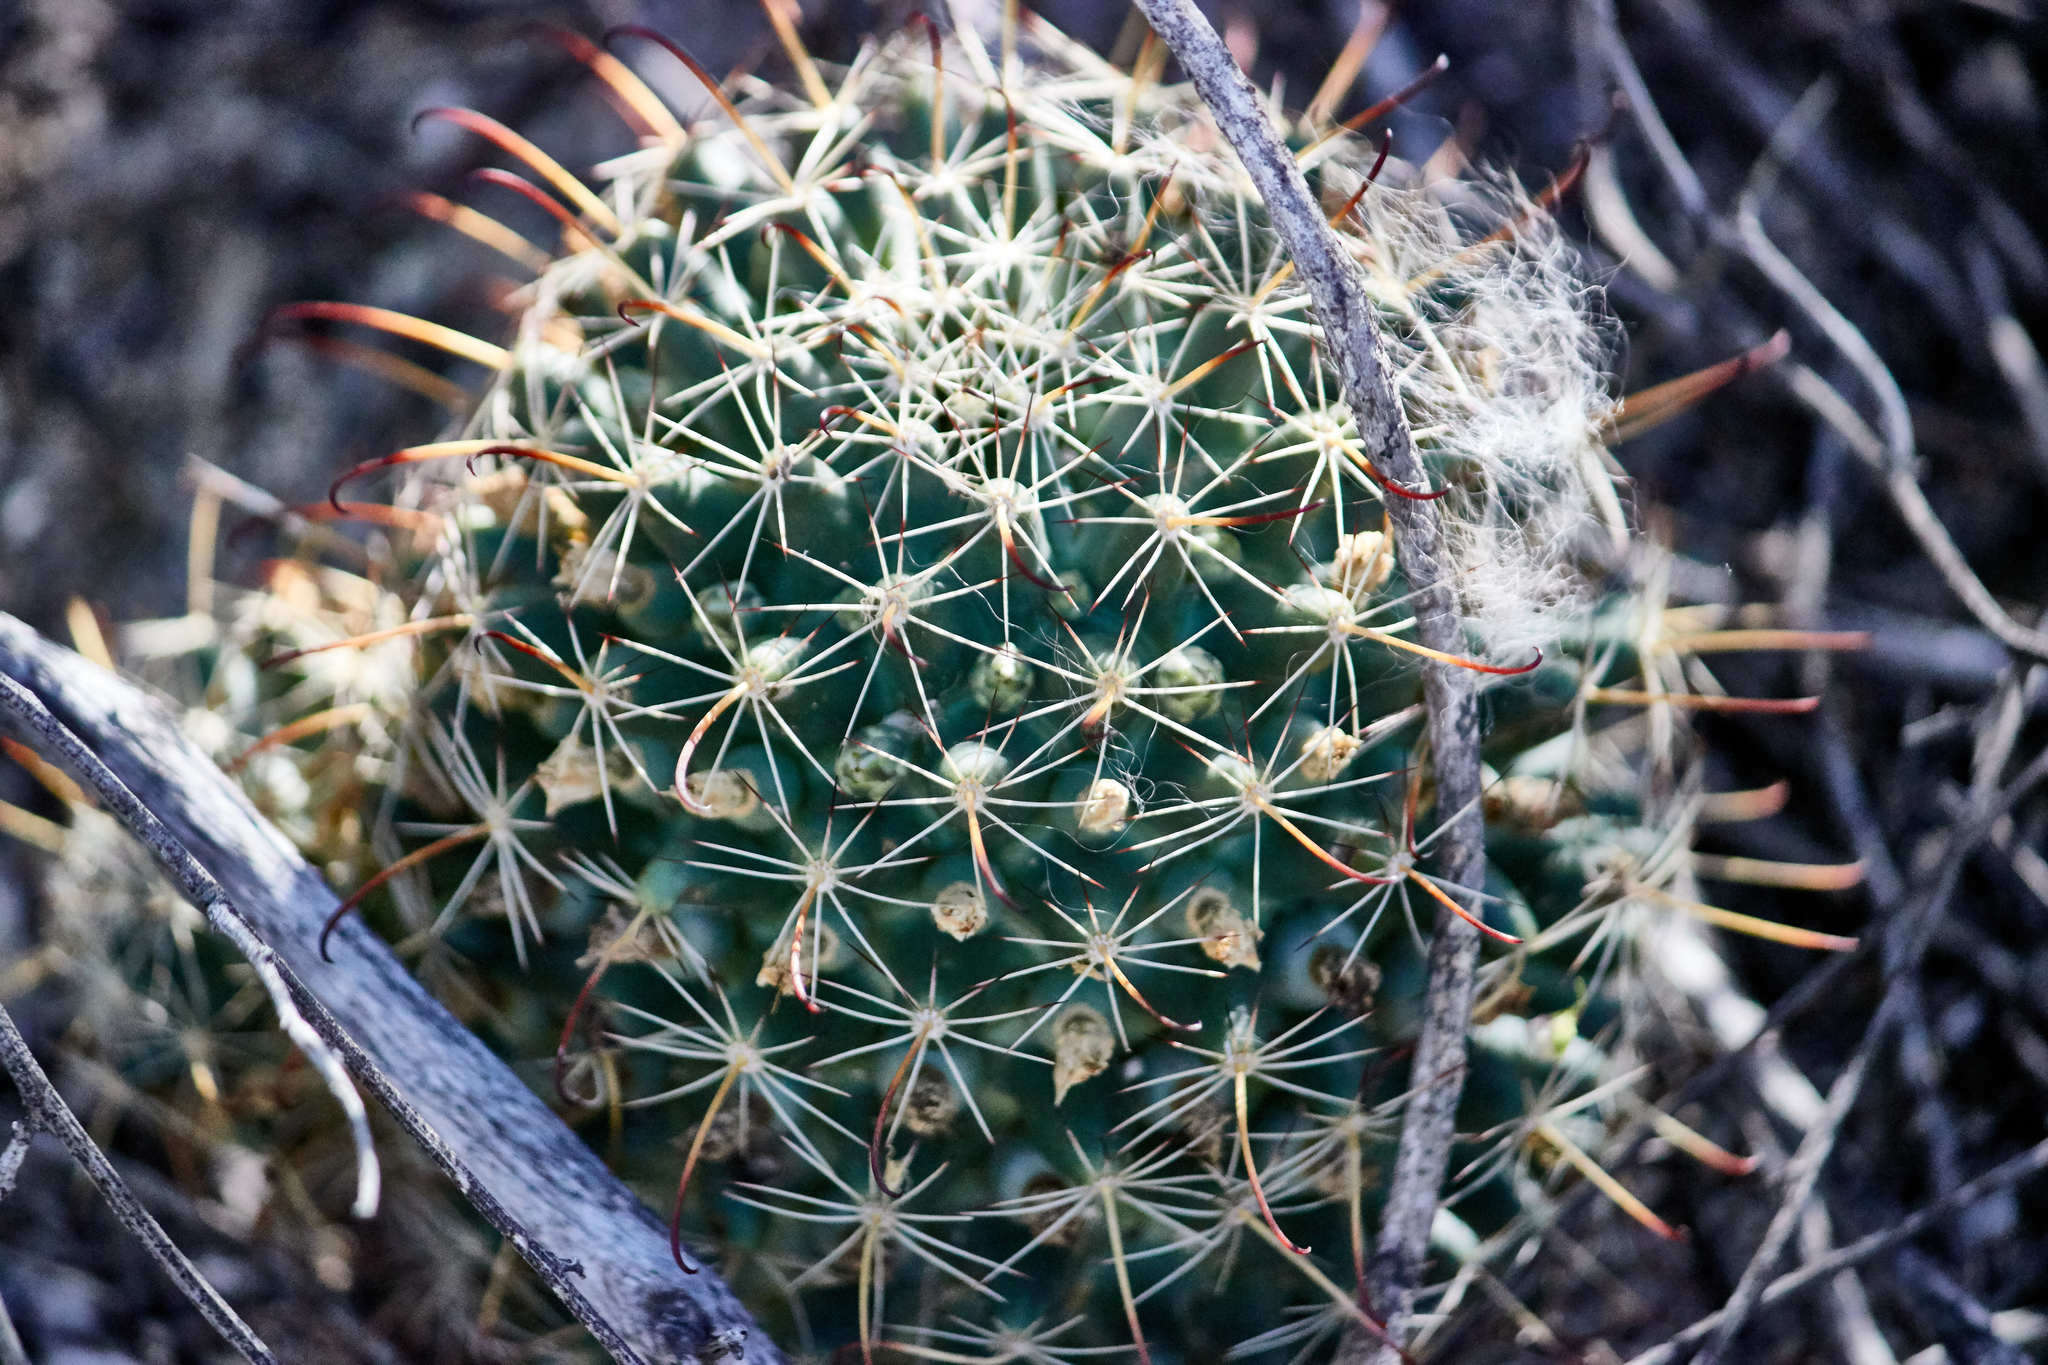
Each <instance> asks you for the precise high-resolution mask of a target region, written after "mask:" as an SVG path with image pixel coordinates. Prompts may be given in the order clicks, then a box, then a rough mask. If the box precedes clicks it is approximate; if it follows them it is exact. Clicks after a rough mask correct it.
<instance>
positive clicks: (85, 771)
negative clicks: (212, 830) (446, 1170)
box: [0, 676, 383, 1218]
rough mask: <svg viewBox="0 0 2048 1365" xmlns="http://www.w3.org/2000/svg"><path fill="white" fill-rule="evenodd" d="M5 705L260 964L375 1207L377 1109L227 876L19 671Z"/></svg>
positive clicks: (363, 1208) (4, 680)
mask: <svg viewBox="0 0 2048 1365" xmlns="http://www.w3.org/2000/svg"><path fill="white" fill-rule="evenodd" d="M0 707H4V708H5V710H6V713H7V714H6V724H7V728H9V729H11V730H13V731H14V732H15V733H16V734H18V735H20V736H21V738H22V739H23V740H25V741H27V742H28V744H29V745H30V746H31V747H33V748H36V749H39V750H41V751H42V752H43V753H45V754H47V755H49V756H51V757H53V758H55V759H56V760H57V761H58V762H59V763H61V764H62V765H63V766H64V767H65V768H66V769H67V770H69V771H70V773H71V775H72V776H73V777H75V778H77V779H78V780H79V781H80V782H83V783H84V784H85V785H86V786H87V787H88V788H90V789H91V791H92V794H93V795H94V796H96V797H98V798H99V801H100V804H101V805H102V806H104V807H105V808H106V810H107V813H108V814H109V815H111V816H113V817H114V818H115V819H116V820H119V821H120V822H121V824H122V825H123V827H125V828H126V829H127V830H128V832H129V833H130V834H133V835H134V836H135V837H136V838H137V839H138V840H140V841H141V843H142V845H143V847H144V848H147V849H148V850H149V851H150V853H151V855H152V856H154V857H155V858H156V860H157V862H158V864H159V865H161V866H162V867H163V869H164V871H166V872H168V873H169V874H170V876H171V879H172V880H173V881H175V882H177V884H178V889H179V890H180V891H182V892H184V893H185V899H187V900H189V901H191V902H192V904H193V905H195V906H197V907H198V908H199V909H200V910H201V911H203V912H204V913H205V915H206V922H207V923H208V924H210V925H212V926H213V929H214V931H215V932H216V933H218V934H221V935H223V936H224V937H226V938H227V939H228V940H229V941H230V942H232V943H233V944H234V945H235V950H236V951H237V952H239V953H241V954H242V956H243V957H244V958H246V959H247V960H248V963H249V965H250V966H251V967H253V968H254V969H255V971H256V979H257V980H258V981H260V982H262V983H263V992H264V994H265V995H268V996H269V997H270V1003H271V1005H272V1007H273V1008H275V1009H276V1010H277V1020H278V1024H279V1026H280V1027H282V1028H283V1029H284V1033H285V1037H287V1038H289V1039H291V1041H292V1046H294V1047H296V1048H298V1049H299V1051H300V1052H302V1053H304V1054H305V1057H306V1060H307V1061H308V1062H310V1063H311V1064H312V1066H313V1069H314V1070H315V1071H316V1072H318V1073H319V1076H320V1079H321V1080H322V1081H323V1082H325V1083H326V1086H327V1089H328V1091H329V1093H331V1094H332V1095H333V1096H334V1098H335V1100H336V1102H337V1103H339V1104H340V1105H341V1112H342V1113H343V1114H344V1115H345V1116H346V1117H347V1119H348V1131H349V1138H350V1140H351V1141H352V1142H353V1143H354V1144H355V1151H356V1199H355V1207H354V1208H353V1209H352V1210H351V1211H352V1212H353V1213H354V1214H355V1216H356V1217H358V1218H368V1217H370V1216H371V1215H373V1214H375V1213H376V1212H377V1196H378V1190H379V1188H380V1186H381V1184H382V1181H383V1176H382V1173H381V1172H380V1170H379V1169H378V1166H377V1150H376V1148H375V1146H373V1145H372V1143H371V1141H370V1116H369V1114H368V1113H367V1112H365V1111H364V1109H363V1097H362V1096H360V1095H358V1094H357V1093H356V1089H355V1086H353V1085H351V1084H350V1083H349V1079H348V1071H347V1070H346V1069H345V1068H344V1067H343V1066H342V1064H341V1059H340V1058H338V1057H336V1056H335V1055H334V1051H333V1049H332V1048H330V1047H328V1046H327V1044H326V1043H325V1042H324V1041H323V1040H322V1039H321V1037H320V1035H319V1034H318V1033H316V1032H315V1031H314V1030H313V1026H312V1025H311V1024H309V1023H307V1022H306V1016H305V1015H303V1014H301V1013H299V1007H298V1006H297V1005H296V1004H294V1003H292V996H291V992H290V991H289V990H288V989H286V987H285V984H284V976H283V974H282V973H281V972H280V971H279V970H278V960H277V954H276V953H275V952H273V951H271V949H270V946H269V945H268V944H266V943H265V942H263V940H262V939H260V938H258V937H257V936H256V935H255V933H254V932H252V931H251V930H250V928H249V922H248V921H247V920H246V919H244V918H242V913H241V911H239V910H237V909H235V907H234V904H233V902H231V901H230V900H229V899H228V895H227V892H225V891H223V890H221V886H220V883H219V882H217V881H215V880H214V879H213V877H212V875H211V874H209V873H208V872H207V870H206V869H205V868H203V867H201V866H200V865H199V862H198V860H197V859H196V858H194V857H193V856H192V855H191V853H189V852H188V851H187V850H186V848H185V845H184V844H182V843H180V842H179V841H178V837H177V836H176V835H174V834H172V833H171V832H170V831H169V830H168V829H166V828H164V824H163V821H161V820H159V819H157V818H156V816H155V815H154V814H152V813H151V812H150V810H149V808H148V807H147V806H144V805H143V804H142V803H141V802H140V801H138V800H136V799H135V793H134V792H132V791H130V790H128V788H127V786H126V785H125V784H123V783H122V781H121V779H120V778H118V777H116V776H114V774H113V772H112V771H111V770H110V769H109V768H108V767H107V765H106V764H104V763H102V762H100V760H99V757H98V755H96V754H94V753H93V751H92V750H90V749H88V748H87V747H86V746H85V745H84V744H83V743H81V742H80V741H79V738H78V736H77V735H74V734H72V733H71V731H70V730H68V729H66V728H65V726H64V723H63V722H62V721H60V720H58V719H57V718H56V717H55V716H53V715H51V714H50V712H49V710H48V709H47V708H45V707H44V705H43V704H42V702H40V701H38V700H37V699H36V696H35V694H34V693H32V692H30V691H29V690H28V689H27V688H25V687H23V686H22V685H21V684H20V683H18V682H16V681H15V680H14V679H13V678H11V677H5V676H0Z"/></svg>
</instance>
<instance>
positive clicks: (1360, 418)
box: [1137, 0, 1485, 1359]
mask: <svg viewBox="0 0 2048 1365" xmlns="http://www.w3.org/2000/svg"><path fill="white" fill-rule="evenodd" d="M1137 5H1138V8H1139V9H1140V10H1142V11H1143V12H1144V15H1145V18H1146V19H1147V20H1148V21H1149V22H1150V23H1151V25H1152V31H1153V32H1154V33H1157V34H1158V35H1159V37H1160V38H1161V40H1163V41H1164V42H1165V43H1166V45H1167V47H1168V48H1170V49H1171V50H1172V52H1173V55H1174V56H1175V57H1176V58H1177V59H1178V60H1179V62H1180V64H1181V68H1182V70H1184V71H1186V72H1187V75H1188V79H1189V80H1191V81H1193V82H1194V86H1195V89H1196V91H1197V92H1199V93H1200V95H1201V96H1202V99H1203V101H1204V102H1205V103H1207V105H1208V106H1209V109H1210V111H1211V112H1212V113H1213V114H1214V115H1215V118H1216V124H1217V127H1219V128H1220V129H1221V130H1222V131H1223V135H1224V136H1225V137H1226V138H1228V139H1229V140H1230V145H1231V146H1232V147H1233V148H1235V149H1236V151H1237V155H1238V159H1239V160H1240V161H1241V162H1243V163H1244V168H1245V171H1246V172H1247V173H1248V174H1249V175H1250V176H1251V180H1252V184H1253V186H1255V187H1256V188H1257V190H1258V192H1259V197H1260V198H1261V199H1263V200H1264V201H1265V204H1266V213H1267V216H1268V217H1269V218H1270V219H1271V221H1272V223H1273V227H1274V229H1275V230H1276V231H1277V232H1278V233H1279V234H1280V239H1281V240H1282V241H1283V242H1285V243H1286V245H1287V250H1288V253H1289V254H1290V255H1291V256H1292V257H1293V258H1294V265H1295V269H1296V270H1298V271H1299V272H1300V274H1301V280H1302V283H1303V285H1304V286H1306V287H1307V289H1308V294H1309V300H1310V302H1312V303H1313V304H1314V305H1315V316H1316V320H1317V322H1319V323H1320V324H1322V328H1323V335H1324V337H1325V338H1326V339H1327V340H1328V342H1329V354H1330V356H1331V357H1332V358H1333V359H1334V360H1335V361H1336V365H1337V373H1338V377H1339V378H1340V380H1341V381H1342V383H1343V387H1344V397H1345V400H1346V401H1347V402H1348V403H1349V404H1350V406H1351V412H1352V415H1353V416H1354V417H1355V418H1356V420H1357V423H1358V436H1359V440H1360V442H1361V443H1362V444H1363V445H1364V447H1365V450H1366V453H1367V457H1368V458H1369V459H1371V460H1372V462H1373V463H1374V464H1375V465H1376V466H1377V467H1378V468H1379V469H1380V470H1381V471H1382V472H1383V473H1384V474H1385V475H1386V476H1387V477H1388V478H1389V479H1391V480H1393V481H1394V482H1396V483H1398V484H1401V485H1403V486H1405V487H1408V488H1417V489H1419V488H1421V487H1423V486H1424V484H1425V482H1426V480H1425V477H1424V474H1423V469H1422V462H1421V460H1420V459H1418V458H1417V456H1416V453H1415V442H1414V438H1413V437H1412V436H1411V434H1410V433H1409V430H1408V419H1407V416H1406V414H1405V413H1403V411H1402V409H1401V404H1400V402H1399V401H1398V400H1397V399H1396V397H1395V396H1394V388H1393V382H1392V379H1391V377H1390V369H1389V365H1388V362H1387V349H1386V342H1385V340H1384V338H1382V337H1381V335H1380V331H1379V327H1378V326H1377V324H1376V323H1375V322H1374V320H1373V313H1372V304H1371V301H1370V299H1369V298H1368V297H1367V295H1366V288H1365V281H1364V279H1363V278H1362V276H1361V275H1360V273H1359V270H1358V267H1357V265H1356V263H1355V262H1353V261H1352V259H1351V257H1350V255H1349V254H1348V253H1347V252H1346V251H1345V249H1344V246H1343V243H1341V242H1340V241H1339V240H1338V238H1337V234H1336V232H1335V231H1333V230H1332V229H1331V227H1330V225H1329V222H1328V220H1327V219H1326V218H1325V216H1324V214H1323V211H1322V209H1321V208H1320V207H1319V206H1318V205H1317V203H1316V201H1315V198H1314V196H1313V195H1311V194H1310V193H1309V188H1308V182H1307V180H1306V179H1304V178H1303V176H1302V173H1301V168H1300V167H1299V166H1298V165H1297V164H1296V162H1295V160H1294V156H1293V154H1292V153H1291V152H1290V151H1289V150H1288V149H1287V146H1286V144H1285V143H1284V142H1282V141H1281V139H1280V136H1279V134H1278V133H1277V132H1275V131H1274V128H1273V125H1272V123H1271V122H1270V121H1269V120H1268V119H1267V117H1266V115H1265V113H1264V111H1263V110H1262V109H1261V107H1260V101H1259V96H1258V92H1256V91H1255V90H1253V89H1252V84H1251V82H1250V81H1249V80H1247V79H1246V78H1245V74H1244V72H1242V71H1240V70H1239V69H1238V66H1237V63H1236V61H1235V60H1234V59H1232V57H1231V55H1230V52H1229V50H1228V49H1226V48H1225V47H1224V46H1223V40H1222V39H1221V38H1219V37H1217V36H1216V30H1215V29H1214V28H1212V27H1210V25H1209V21H1208V20H1207V19H1204V18H1203V17H1202V15H1201V13H1200V11H1198V10H1197V9H1196V8H1195V6H1194V4H1193V0H1137ZM1386 508H1387V515H1388V518H1389V520H1390V521H1391V523H1392V525H1393V530H1394V544H1395V548H1396V551H1397V552H1398V554H1399V555H1400V562H1401V571H1402V573H1403V574H1404V575H1406V577H1407V579H1408V586H1409V588H1410V590H1411V592H1412V597H1411V599H1410V601H1411V603H1412V605H1413V607H1414V610H1415V626H1416V634H1417V636H1418V637H1419V638H1420V639H1421V641H1422V643H1423V644H1424V645H1426V646H1428V647H1429V648H1431V649H1434V650H1438V651H1441V652H1443V653H1446V654H1455V653H1459V652H1461V651H1462V649H1463V647H1464V641H1463V639H1462V635H1463V632H1462V629H1461V627H1460V624H1459V619H1458V609H1457V603H1456V600H1455V599H1454V598H1453V596H1452V594H1451V589H1450V584H1449V582H1448V581H1447V577H1446V571H1445V555H1444V538H1443V529H1442V527H1441V525H1440V524H1439V523H1438V520H1437V513H1436V508H1435V505H1434V504H1433V503H1428V502H1419V501H1416V500H1414V499H1410V498H1402V497H1389V498H1387V499H1386ZM1422 685H1423V696H1424V699H1425V700H1426V702H1427V703H1428V709H1429V742H1430V753H1431V758H1432V763H1433V768H1434V772H1435V776H1436V791H1437V796H1436V802H1437V810H1438V812H1439V817H1438V818H1439V819H1440V820H1441V822H1442V824H1443V826H1444V831H1443V834H1442V836H1441V838H1440V843H1439V854H1438V857H1439V865H1438V873H1439V875H1440V876H1441V877H1442V878H1443V880H1444V881H1446V882H1448V883H1449V884H1450V885H1451V886H1452V887H1476V886H1478V885H1479V884H1480V882H1481V879H1482V872H1483V859H1484V837H1485V830H1484V828H1483V825H1482V821H1481V816H1480V812H1479V711H1478V706H1477V704H1476V702H1475V691H1474V688H1473V684H1472V676H1471V674H1469V673H1468V672H1466V671H1465V670H1463V669H1460V668H1457V667H1454V666H1452V665H1449V664H1443V663H1438V662H1436V661H1434V660H1429V661H1425V662H1424V664H1423V669H1422ZM1478 962H1479V933H1478V931H1477V930H1476V929H1474V928H1473V927H1472V926H1471V925H1469V924H1467V923H1466V922H1465V921H1464V920H1463V919H1460V918H1459V917H1457V916H1455V915H1452V914H1450V913H1449V912H1447V911H1439V912H1438V914H1437V926H1436V937H1435V941H1434V942H1433V943H1432V945H1431V947H1430V953H1429V997H1428V1003H1427V1005H1426V1007H1425V1011H1424V1015H1423V1022H1422V1031H1421V1034H1420V1036H1419V1037H1418V1038H1417V1040H1416V1045H1415V1060H1414V1069H1413V1071H1412V1073H1411V1074H1412V1076H1413V1094H1412V1095H1411V1097H1410V1099H1409V1102H1408V1110H1407V1117H1406V1119H1405V1121H1404V1123H1403V1126H1402V1130H1401V1145H1400V1149H1399V1151H1398V1153H1397V1154H1396V1156H1395V1158H1394V1173H1393V1178H1392V1180H1391V1182H1390V1184H1389V1186H1388V1192H1387V1204H1386V1212H1385V1215H1384V1217H1383V1218H1382V1220H1381V1224H1380V1236H1379V1242H1378V1245H1377V1246H1376V1247H1375V1248H1374V1252H1373V1259H1372V1266H1371V1271H1370V1274H1369V1275H1368V1277H1367V1278H1368V1283H1369V1285H1370V1287H1371V1291H1372V1309H1373V1311H1374V1312H1376V1313H1378V1314H1379V1315H1380V1316H1381V1318H1382V1320H1383V1321H1384V1322H1385V1323H1386V1325H1387V1328H1388V1331H1389V1332H1390V1334H1391V1335H1392V1336H1393V1337H1394V1339H1396V1340H1399V1339H1400V1338H1401V1336H1402V1335H1403V1333H1404V1332H1405V1330H1406V1327H1407V1325H1408V1319H1409V1315H1410V1312H1411V1310H1412V1309H1413V1307H1414V1301H1415V1287H1416V1284H1417V1282H1418V1281H1419V1279H1420V1278H1421V1274H1422V1265H1423V1258H1424V1256H1425V1254H1426V1253H1427V1251H1428V1247H1429V1227H1430V1222H1431V1220H1432V1219H1433V1218H1434V1217H1435V1216H1436V1207H1437V1192H1438V1189H1439V1188H1440V1187H1441V1185H1442V1184H1443V1178H1444V1169H1445V1166H1446V1164H1447V1163H1448V1161H1449V1159H1450V1149H1451V1137H1452V1131H1453V1120H1454V1118H1455V1115H1456V1110H1457V1105H1458V1096H1459V1093H1460V1092H1461V1091H1462V1090H1463V1089H1464V1079H1465V1042H1466V1038H1465V1035H1466V1031H1467V1029H1468V1028H1469V1026H1470V1024H1471V1019H1472V1001H1473V995H1474V991H1475V987H1476V984H1477V982H1476V968H1477V966H1478ZM1367 1352H1376V1353H1378V1354H1380V1356H1381V1357H1382V1359H1391V1358H1392V1356H1393V1353H1392V1352H1391V1351H1390V1350H1387V1349H1386V1348H1385V1347H1384V1346H1383V1345H1382V1344H1380V1343H1377V1342H1375V1341H1373V1340H1372V1339H1371V1338H1370V1337H1369V1336H1366V1335H1363V1334H1359V1333H1354V1334H1353V1337H1352V1339H1350V1340H1349V1341H1347V1343H1346V1348H1345V1351H1344V1355H1345V1357H1346V1358H1352V1357H1356V1356H1361V1355H1363V1354H1365V1353H1367Z"/></svg>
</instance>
